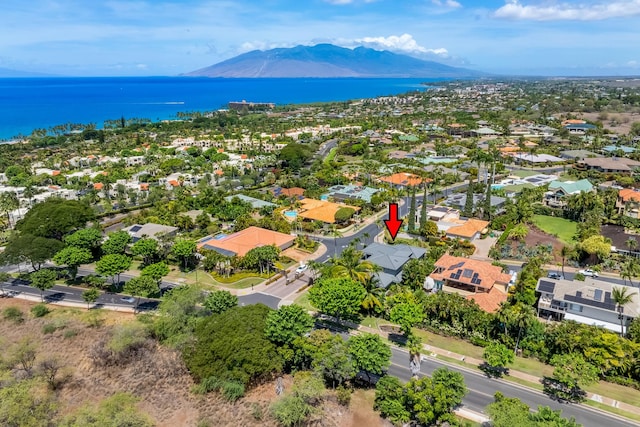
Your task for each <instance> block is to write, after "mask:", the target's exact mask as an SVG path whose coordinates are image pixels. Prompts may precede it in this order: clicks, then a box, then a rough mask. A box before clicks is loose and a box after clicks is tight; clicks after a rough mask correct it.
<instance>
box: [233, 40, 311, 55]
mask: <svg viewBox="0 0 640 427" xmlns="http://www.w3.org/2000/svg"><path fill="white" fill-rule="evenodd" d="M310 44H311V43H274V42H265V41H252V42H244V43H242V44H241V45H240V47H239V48H238V51H239V52H240V53H244V52H251V51H252V50H270V49H276V48H279V47H294V46H298V45H310Z"/></svg>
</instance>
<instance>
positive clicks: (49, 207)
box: [16, 198, 95, 240]
mask: <svg viewBox="0 0 640 427" xmlns="http://www.w3.org/2000/svg"><path fill="white" fill-rule="evenodd" d="M94 219H95V214H94V212H93V210H92V209H91V208H90V207H89V206H88V205H86V204H84V203H82V202H79V201H77V200H63V199H56V198H49V199H47V200H45V201H44V202H42V203H37V204H36V205H35V206H34V207H33V208H31V209H30V210H29V212H27V214H26V215H25V216H24V218H23V219H21V220H20V221H18V223H17V225H16V229H17V230H18V231H20V232H21V233H24V234H30V235H33V236H36V237H46V238H52V239H57V240H62V238H63V237H64V235H65V234H67V233H69V232H70V231H73V230H75V229H78V228H84V227H85V226H86V224H87V222H88V221H92V220H94Z"/></svg>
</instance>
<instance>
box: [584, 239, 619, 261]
mask: <svg viewBox="0 0 640 427" xmlns="http://www.w3.org/2000/svg"><path fill="white" fill-rule="evenodd" d="M577 247H578V249H580V250H582V251H584V252H586V253H588V254H589V255H595V256H597V257H598V258H600V259H602V258H606V257H607V256H609V254H610V253H611V240H609V239H607V238H606V237H604V236H602V235H600V234H598V235H595V236H591V237H589V238H587V239H585V240H583V241H582V242H580V243H578V245H577Z"/></svg>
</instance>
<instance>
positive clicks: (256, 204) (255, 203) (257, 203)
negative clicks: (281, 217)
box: [224, 194, 278, 209]
mask: <svg viewBox="0 0 640 427" xmlns="http://www.w3.org/2000/svg"><path fill="white" fill-rule="evenodd" d="M235 197H237V198H238V199H240V200H242V201H243V202H247V203H250V204H251V207H252V208H253V209H261V208H263V207H265V206H273V207H276V206H278V205H276V204H275V203H271V202H265V201H264V200H260V199H256V198H255V197H249V196H245V195H244V194H234V195H233V196H227V197H225V198H224V199H225V200H226V201H227V202H230V201H231V200H233V199H234V198H235Z"/></svg>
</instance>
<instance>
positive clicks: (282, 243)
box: [197, 226, 295, 257]
mask: <svg viewBox="0 0 640 427" xmlns="http://www.w3.org/2000/svg"><path fill="white" fill-rule="evenodd" d="M294 241H295V236H292V235H290V234H284V233H279V232H277V231H272V230H266V229H264V228H260V227H255V226H253V227H249V228H246V229H244V230H242V231H238V232H237V233H233V234H229V235H224V234H219V235H217V236H207V237H204V238H202V239H200V240H198V243H197V244H198V249H201V248H204V249H209V250H212V251H216V252H218V253H220V254H222V255H225V256H234V255H237V256H240V257H242V256H245V255H246V254H247V252H249V251H250V250H251V249H254V248H257V247H260V246H267V245H275V246H277V247H278V248H280V249H281V250H285V249H287V248H289V247H291V246H293V243H294Z"/></svg>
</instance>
